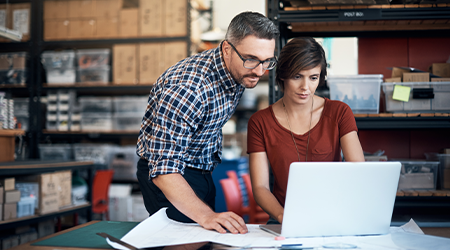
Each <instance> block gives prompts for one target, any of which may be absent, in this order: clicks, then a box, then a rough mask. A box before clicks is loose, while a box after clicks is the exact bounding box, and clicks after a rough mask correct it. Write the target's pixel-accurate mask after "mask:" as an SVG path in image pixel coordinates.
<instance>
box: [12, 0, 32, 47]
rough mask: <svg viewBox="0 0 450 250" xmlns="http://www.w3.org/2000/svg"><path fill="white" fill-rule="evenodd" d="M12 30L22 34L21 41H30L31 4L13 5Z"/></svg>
mask: <svg viewBox="0 0 450 250" xmlns="http://www.w3.org/2000/svg"><path fill="white" fill-rule="evenodd" d="M11 18H12V23H11V26H12V27H11V28H12V29H13V30H16V31H19V32H20V33H22V40H21V41H28V40H29V39H30V19H31V3H21V4H12V5H11Z"/></svg>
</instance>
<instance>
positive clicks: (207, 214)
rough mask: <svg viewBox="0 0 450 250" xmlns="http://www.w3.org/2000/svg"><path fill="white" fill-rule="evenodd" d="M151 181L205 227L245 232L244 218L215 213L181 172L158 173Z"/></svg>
mask: <svg viewBox="0 0 450 250" xmlns="http://www.w3.org/2000/svg"><path fill="white" fill-rule="evenodd" d="M153 183H154V184H155V185H156V186H157V187H158V188H159V189H161V191H162V192H163V193H164V195H165V196H166V197H167V199H168V200H169V201H170V202H171V203H172V204H173V205H174V206H175V207H176V208H177V209H178V210H179V211H180V212H182V213H183V214H185V215H186V216H187V217H189V218H191V219H192V220H193V221H195V222H197V223H198V224H200V225H201V226H202V227H204V228H206V229H212V230H216V231H217V232H219V233H226V232H227V231H226V230H228V231H229V232H231V233H233V234H237V233H242V234H245V233H247V231H248V230H247V226H246V225H245V222H244V220H243V219H242V218H241V217H240V216H239V215H237V214H235V213H233V212H224V213H215V212H214V211H213V210H212V209H211V208H210V207H209V206H208V205H207V204H205V203H204V202H203V201H202V200H200V198H198V196H197V195H196V194H195V192H194V190H193V189H192V188H191V186H189V184H188V183H187V181H186V180H185V179H184V178H183V176H181V174H166V175H159V176H157V177H155V178H153Z"/></svg>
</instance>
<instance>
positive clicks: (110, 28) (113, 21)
mask: <svg viewBox="0 0 450 250" xmlns="http://www.w3.org/2000/svg"><path fill="white" fill-rule="evenodd" d="M96 30H97V32H96V37H97V38H116V37H119V17H111V18H97V29H96Z"/></svg>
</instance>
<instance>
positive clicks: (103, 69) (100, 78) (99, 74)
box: [77, 65, 110, 84]
mask: <svg viewBox="0 0 450 250" xmlns="http://www.w3.org/2000/svg"><path fill="white" fill-rule="evenodd" d="M109 71H110V68H109V66H108V65H103V66H100V67H96V68H84V69H81V68H79V69H77V79H78V80H77V82H80V83H91V82H93V83H105V84H106V83H108V82H109Z"/></svg>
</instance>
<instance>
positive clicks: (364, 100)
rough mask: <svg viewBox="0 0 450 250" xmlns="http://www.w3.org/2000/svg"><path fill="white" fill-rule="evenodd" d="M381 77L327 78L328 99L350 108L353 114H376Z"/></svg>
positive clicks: (378, 106) (352, 76)
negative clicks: (342, 103) (340, 102)
mask: <svg viewBox="0 0 450 250" xmlns="http://www.w3.org/2000/svg"><path fill="white" fill-rule="evenodd" d="M382 82H383V75H349V76H328V77H327V83H328V86H329V87H330V99H331V100H339V101H342V102H344V103H346V104H348V105H349V106H350V108H351V109H352V111H353V113H371V114H378V112H379V108H380V105H379V104H380V85H381V83H382Z"/></svg>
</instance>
